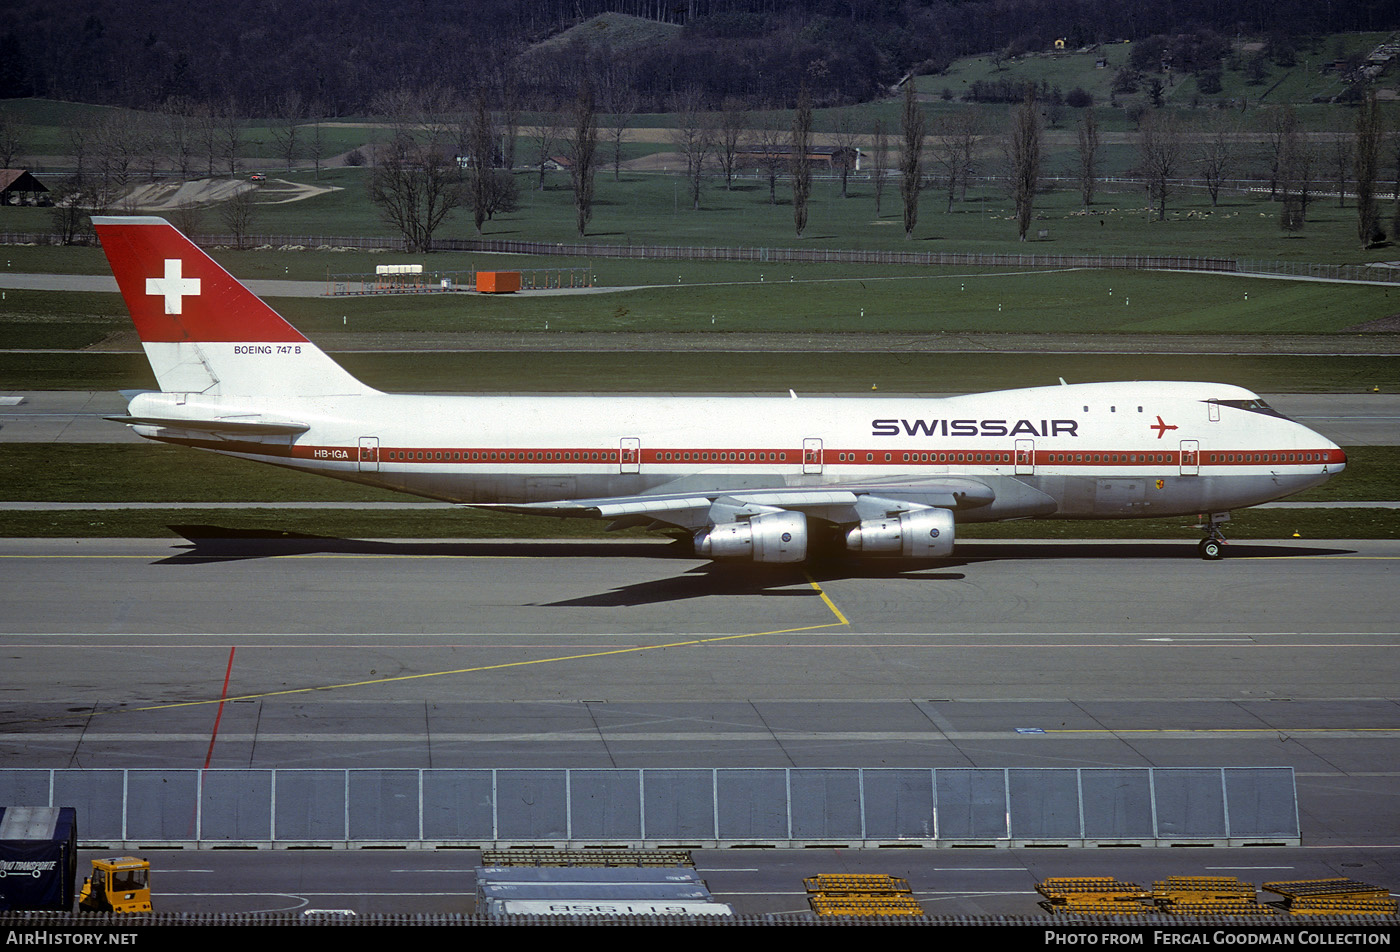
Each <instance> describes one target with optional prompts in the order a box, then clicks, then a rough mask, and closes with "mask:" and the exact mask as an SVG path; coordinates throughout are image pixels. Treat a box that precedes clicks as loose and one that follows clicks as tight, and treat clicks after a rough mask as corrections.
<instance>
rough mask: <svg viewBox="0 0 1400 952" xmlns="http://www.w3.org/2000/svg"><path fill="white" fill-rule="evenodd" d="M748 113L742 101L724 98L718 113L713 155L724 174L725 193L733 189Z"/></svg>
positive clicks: (729, 97) (732, 97)
mask: <svg viewBox="0 0 1400 952" xmlns="http://www.w3.org/2000/svg"><path fill="white" fill-rule="evenodd" d="M748 120H749V113H748V110H746V109H745V108H744V103H743V100H741V99H739V98H737V97H735V96H726V97H725V98H724V103H723V105H721V106H720V111H719V134H718V135H717V136H716V141H715V155H716V157H718V159H719V167H720V171H722V172H723V173H724V187H725V190H726V191H732V190H733V188H734V173H735V172H736V171H737V170H738V168H739V154H740V151H741V150H742V148H743V137H744V131H745V128H746V127H747V126H748Z"/></svg>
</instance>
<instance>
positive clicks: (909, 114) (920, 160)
mask: <svg viewBox="0 0 1400 952" xmlns="http://www.w3.org/2000/svg"><path fill="white" fill-rule="evenodd" d="M899 125H900V129H899V132H900V139H899V194H900V197H901V198H903V199H904V237H905V238H906V239H907V238H912V237H913V236H914V226H915V225H917V224H918V223H919V190H920V189H921V188H923V184H924V183H923V176H924V111H923V109H922V108H920V106H919V101H918V99H916V98H915V97H914V77H913V76H912V75H911V76H910V77H909V78H908V79H907V80H905V82H904V106H903V108H902V109H901V110H900V121H899Z"/></svg>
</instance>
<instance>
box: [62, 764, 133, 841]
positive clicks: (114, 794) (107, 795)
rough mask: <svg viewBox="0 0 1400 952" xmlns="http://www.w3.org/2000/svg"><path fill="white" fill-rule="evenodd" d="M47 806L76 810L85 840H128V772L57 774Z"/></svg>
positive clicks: (94, 771)
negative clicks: (88, 837) (50, 800)
mask: <svg viewBox="0 0 1400 952" xmlns="http://www.w3.org/2000/svg"><path fill="white" fill-rule="evenodd" d="M47 805H48V806H65V807H76V808H77V810H78V831H79V832H80V833H81V834H82V835H83V836H90V837H92V838H93V839H114V840H124V839H126V771H125V770H55V771H54V772H53V802H52V803H50V804H47Z"/></svg>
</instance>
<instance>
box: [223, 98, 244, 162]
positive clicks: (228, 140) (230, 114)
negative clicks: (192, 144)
mask: <svg viewBox="0 0 1400 952" xmlns="http://www.w3.org/2000/svg"><path fill="white" fill-rule="evenodd" d="M218 128H219V142H220V147H221V148H222V150H223V153H222V154H223V158H224V160H225V161H226V162H228V174H229V177H230V178H232V177H234V176H236V175H237V174H238V150H239V149H240V148H242V146H243V121H242V120H241V119H239V117H238V101H237V100H236V99H234V98H233V97H232V96H230V97H228V99H227V100H226V101H225V102H224V105H223V110H222V111H221V112H220V113H219V125H218Z"/></svg>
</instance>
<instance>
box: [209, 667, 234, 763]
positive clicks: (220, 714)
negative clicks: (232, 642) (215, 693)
mask: <svg viewBox="0 0 1400 952" xmlns="http://www.w3.org/2000/svg"><path fill="white" fill-rule="evenodd" d="M233 652H234V647H233V646H230V647H229V649H228V667H227V668H226V669H224V689H223V691H222V692H220V694H219V710H218V713H216V714H215V715H214V730H213V732H212V733H210V735H209V753H207V754H205V755H204V769H205V770H208V769H209V764H210V763H211V762H212V761H213V759H214V741H216V740H218V739H219V721H220V720H221V719H222V718H223V716H224V698H226V697H228V682H229V678H230V677H232V675H233Z"/></svg>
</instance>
